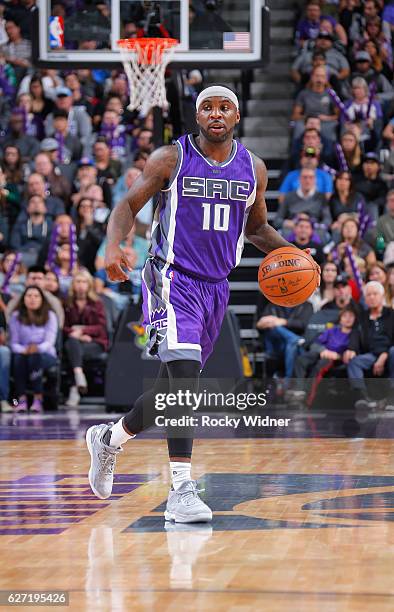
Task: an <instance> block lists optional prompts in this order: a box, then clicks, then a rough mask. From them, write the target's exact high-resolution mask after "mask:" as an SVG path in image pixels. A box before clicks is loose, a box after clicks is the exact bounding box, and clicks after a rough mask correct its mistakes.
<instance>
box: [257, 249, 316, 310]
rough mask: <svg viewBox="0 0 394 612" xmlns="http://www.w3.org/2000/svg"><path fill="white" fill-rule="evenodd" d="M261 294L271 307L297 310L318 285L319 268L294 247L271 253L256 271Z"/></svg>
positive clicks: (311, 259) (303, 252) (304, 253)
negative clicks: (294, 308)
mask: <svg viewBox="0 0 394 612" xmlns="http://www.w3.org/2000/svg"><path fill="white" fill-rule="evenodd" d="M258 281H259V286H260V290H261V292H262V293H263V294H264V295H265V297H266V298H267V299H268V300H269V301H270V302H272V303H273V304H278V305H279V306H288V307H290V306H298V305H299V304H302V303H303V302H305V301H306V300H307V299H308V298H309V297H310V296H311V295H312V293H313V292H314V291H315V289H316V287H317V286H318V283H319V266H318V265H317V263H316V262H315V261H314V260H313V258H312V257H311V256H310V255H308V254H307V253H306V252H305V251H301V249H298V248H297V247H293V246H289V247H281V248H280V249H275V251H271V253H269V254H268V255H267V256H266V257H264V259H263V261H262V262H261V264H260V267H259V273H258Z"/></svg>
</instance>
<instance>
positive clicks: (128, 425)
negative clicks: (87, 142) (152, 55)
mask: <svg viewBox="0 0 394 612" xmlns="http://www.w3.org/2000/svg"><path fill="white" fill-rule="evenodd" d="M196 110H197V115H196V118H197V123H198V126H199V134H198V136H193V135H187V136H182V137H181V138H180V139H179V140H178V141H177V142H176V143H175V145H171V146H165V147H162V148H160V149H157V150H156V151H155V152H154V153H152V155H151V156H150V157H149V159H148V161H147V163H146V166H145V169H144V172H143V174H142V176H141V177H139V178H138V179H137V180H136V181H135V183H134V184H133V186H132V187H131V189H130V191H129V192H128V194H127V195H126V197H125V198H124V199H123V200H122V201H121V202H120V203H119V204H118V205H117V206H116V208H115V209H114V210H113V211H112V214H111V218H110V221H109V224H108V246H107V250H106V256H105V257H106V270H107V274H108V277H109V279H110V280H112V281H126V280H128V278H129V276H128V273H127V271H128V270H131V267H130V265H129V263H128V261H127V258H126V256H125V254H124V253H123V251H122V249H121V248H120V246H119V245H120V243H121V242H122V240H124V239H125V238H126V236H127V234H128V233H129V231H130V229H131V227H132V225H133V222H134V219H135V216H136V215H137V213H138V211H139V210H141V208H142V207H143V206H144V204H145V203H146V202H148V200H149V199H150V198H151V197H152V196H154V195H155V194H156V193H158V192H160V202H159V205H158V207H157V209H156V211H155V215H154V219H153V223H152V242H151V247H150V254H151V257H150V258H149V259H148V261H147V262H146V265H145V268H144V270H143V272H142V278H143V297H144V300H143V311H144V315H145V322H146V324H147V331H148V334H149V351H150V353H151V354H157V355H158V356H159V358H160V360H161V362H162V364H161V369H160V372H159V375H158V379H157V381H156V383H155V385H154V388H153V389H152V390H151V391H148V392H147V393H145V394H144V395H142V396H141V397H140V398H138V399H137V401H136V402H135V405H134V407H133V409H132V410H131V411H130V412H129V413H128V414H126V416H124V417H123V418H122V419H120V420H119V421H118V422H117V423H115V424H113V423H110V424H109V425H96V426H93V427H91V428H90V429H89V430H88V431H87V434H86V440H87V445H88V448H89V452H90V455H91V467H90V471H89V482H90V486H91V488H92V491H93V492H94V493H95V495H97V497H99V498H101V499H106V498H107V497H109V496H110V495H111V491H112V484H113V473H114V467H115V461H116V455H117V454H118V453H119V452H121V451H122V445H123V444H125V443H126V442H127V441H128V440H130V439H131V438H133V437H134V436H135V435H136V434H138V433H139V432H140V431H142V429H145V428H146V427H148V426H149V425H151V424H152V422H153V420H154V411H153V410H152V408H151V407H152V405H153V403H154V397H155V394H156V393H162V392H164V393H177V392H178V390H186V388H187V389H188V390H189V391H191V392H195V391H196V390H197V388H198V380H199V376H200V371H201V370H202V368H203V367H204V364H205V362H206V360H207V359H208V357H209V355H210V354H211V353H212V350H213V347H214V344H215V342H216V340H217V337H218V335H219V331H220V328H221V324H222V321H223V317H224V315H225V312H226V308H227V304H228V298H229V287H228V281H227V276H228V274H229V273H230V272H231V270H232V269H233V268H234V267H235V266H237V265H238V263H239V261H240V259H241V254H242V249H243V242H244V235H246V236H247V237H248V239H249V240H250V241H251V242H252V243H253V244H254V245H255V246H256V247H257V248H258V249H260V250H261V251H262V252H263V253H269V252H270V251H272V250H273V249H277V248H279V247H283V246H289V243H288V242H287V241H286V240H284V239H283V238H282V237H281V236H280V234H278V233H277V232H276V230H274V229H273V228H272V227H271V226H270V225H268V223H267V209H266V204H265V199H264V194H265V190H266V187H267V170H266V167H265V164H264V163H263V162H262V161H261V160H260V159H258V158H257V157H255V156H254V155H253V154H252V153H250V152H249V151H248V150H247V149H246V148H245V147H244V146H243V145H242V144H241V143H240V142H238V141H236V140H234V139H233V133H234V128H235V126H236V124H237V123H238V122H239V120H240V114H239V103H238V99H237V96H236V95H235V93H234V92H233V91H231V90H230V89H228V88H226V87H223V86H219V85H214V86H211V87H207V88H206V89H204V90H203V91H202V92H201V93H200V95H199V96H198V98H197V101H196ZM130 374H131V377H132V372H130ZM149 407H150V408H151V409H150V410H149V409H148V408H149ZM177 409H178V412H176V410H177ZM166 410H167V412H166V415H167V416H168V415H169V416H178V417H179V416H181V415H180V413H179V410H180V408H179V406H178V408H177V407H175V409H170V408H169V407H168V408H167V409H166ZM157 414H158V413H157V412H156V416H157ZM152 415H153V416H152ZM192 445H193V440H192V436H191V435H189V437H177V436H173V437H172V436H169V437H168V451H169V458H170V472H171V478H172V488H171V491H170V493H169V497H168V501H167V507H166V511H165V518H166V520H175V521H176V522H183V523H189V522H197V521H210V520H211V519H212V512H211V510H210V508H209V507H208V506H207V505H206V504H205V503H204V502H203V501H202V500H201V499H200V497H199V496H198V491H197V488H196V483H195V481H193V480H192V479H191V473H190V472H191V455H192Z"/></svg>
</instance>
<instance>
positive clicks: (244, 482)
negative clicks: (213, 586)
mask: <svg viewBox="0 0 394 612" xmlns="http://www.w3.org/2000/svg"><path fill="white" fill-rule="evenodd" d="M199 485H201V486H202V487H203V488H205V493H204V494H202V497H203V498H204V500H205V501H206V502H207V503H208V504H209V506H210V507H211V508H212V510H213V512H214V514H215V515H214V519H213V524H212V526H213V529H214V530H216V531H233V530H235V531H248V530H272V529H329V528H331V527H336V528H338V527H341V528H344V529H346V528H348V527H365V526H367V525H368V524H370V521H394V477H393V476H357V475H354V476H352V475H337V474H335V475H334V474H292V473H290V474H207V475H205V476H204V477H203V478H201V479H200V480H199ZM164 508H165V503H163V504H161V505H160V506H158V507H156V508H154V509H152V512H151V513H150V514H149V515H147V516H143V517H142V518H140V519H139V520H137V521H135V522H133V523H132V524H131V525H129V527H127V529H125V531H126V532H136V531H137V532H138V531H142V532H144V531H153V532H154V531H162V530H163V526H164V519H163V512H164Z"/></svg>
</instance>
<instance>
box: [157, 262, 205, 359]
mask: <svg viewBox="0 0 394 612" xmlns="http://www.w3.org/2000/svg"><path fill="white" fill-rule="evenodd" d="M165 267H166V266H165ZM165 267H164V268H163V270H162V275H163V273H164V270H165ZM170 291H171V281H170V279H169V278H167V277H166V276H164V275H163V300H164V302H165V303H166V305H167V347H168V349H169V350H174V349H192V350H196V351H200V352H201V346H200V345H199V344H191V343H187V342H178V328H177V324H176V314H175V310H174V306H173V305H172V304H171V301H170Z"/></svg>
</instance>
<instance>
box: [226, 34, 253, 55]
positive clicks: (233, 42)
mask: <svg viewBox="0 0 394 612" xmlns="http://www.w3.org/2000/svg"><path fill="white" fill-rule="evenodd" d="M223 49H224V50H225V51H235V50H236V51H250V32H223Z"/></svg>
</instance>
